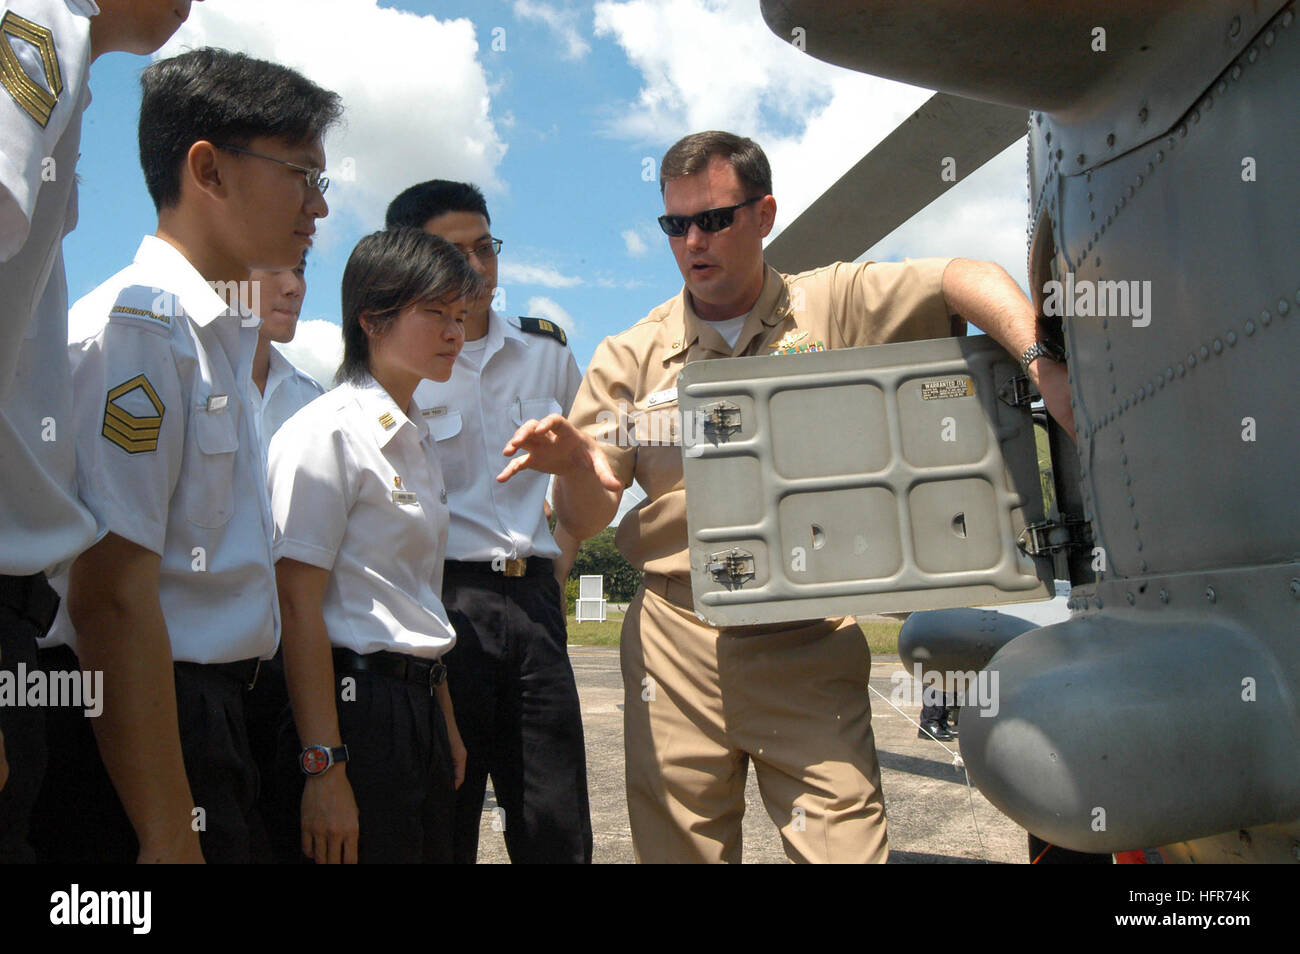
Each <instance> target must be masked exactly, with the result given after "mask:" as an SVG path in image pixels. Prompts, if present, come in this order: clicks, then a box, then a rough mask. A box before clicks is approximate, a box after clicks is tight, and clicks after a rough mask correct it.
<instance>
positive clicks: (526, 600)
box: [442, 559, 591, 864]
mask: <svg viewBox="0 0 1300 954" xmlns="http://www.w3.org/2000/svg"><path fill="white" fill-rule="evenodd" d="M529 564H530V566H529V574H528V575H527V576H523V577H515V578H510V577H506V576H503V575H502V574H500V573H495V572H492V571H491V570H490V568H489V567H488V565H486V564H477V563H458V562H455V561H451V560H448V561H447V564H446V568H445V569H444V571H443V596H442V600H443V605H445V606H446V608H447V614H448V616H449V618H450V619H451V623H452V626H454V627H455V629H456V645H455V647H454V648H453V649H452V650H451V652H450V653H448V654H447V655H446V656H445V657H444V659H445V661H446V663H447V679H448V683H449V686H450V688H451V696H452V702H453V703H454V705H455V709H456V724H457V726H458V727H459V728H460V734H461V737H462V738H463V739H464V741H465V747H466V748H467V749H468V750H469V763H468V766H467V768H466V772H465V783H464V784H463V785H462V786H461V787H460V791H459V792H458V793H457V798H456V842H455V858H456V861H457V862H460V863H464V864H473V863H474V862H475V861H476V860H477V857H478V833H479V822H480V819H481V816H482V812H483V797H484V793H485V790H486V787H487V778H488V776H489V775H490V776H491V777H492V788H493V790H494V791H495V793H496V797H497V802H498V804H499V805H500V807H501V808H502V809H503V810H504V817H503V818H502V819H501V821H502V823H503V824H504V826H505V831H504V834H505V841H506V849H507V851H508V852H509V853H510V860H511V861H512V862H514V863H515V864H544V863H551V864H554V863H561V862H567V863H590V862H591V813H590V809H589V807H588V802H587V757H586V749H585V748H584V744H583V737H582V714H581V710H580V709H579V706H578V689H577V686H576V684H575V683H574V680H573V667H572V665H571V664H570V663H569V654H568V649H567V635H566V632H565V624H564V613H563V604H562V602H561V595H560V591H559V587H558V586H557V585H556V583H555V578H554V577H553V576H552V571H551V568H550V562H549V561H544V560H535V559H534V560H529Z"/></svg>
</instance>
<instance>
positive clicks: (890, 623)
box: [858, 619, 903, 656]
mask: <svg viewBox="0 0 1300 954" xmlns="http://www.w3.org/2000/svg"><path fill="white" fill-rule="evenodd" d="M858 625H859V626H861V627H862V631H863V632H864V633H866V634H867V645H868V646H869V647H870V648H871V654H872V655H873V656H875V655H877V654H879V653H885V654H892V655H898V631H899V630H900V629H902V628H903V624H902V623H900V622H898V621H897V620H892V619H891V620H874V619H870V620H869V619H860V620H858Z"/></svg>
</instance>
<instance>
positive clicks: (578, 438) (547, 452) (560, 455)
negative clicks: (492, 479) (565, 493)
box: [497, 414, 623, 492]
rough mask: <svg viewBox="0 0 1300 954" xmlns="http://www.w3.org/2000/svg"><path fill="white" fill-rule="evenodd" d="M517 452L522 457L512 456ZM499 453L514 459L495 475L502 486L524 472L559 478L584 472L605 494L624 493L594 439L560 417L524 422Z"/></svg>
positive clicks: (552, 415) (558, 415)
mask: <svg viewBox="0 0 1300 954" xmlns="http://www.w3.org/2000/svg"><path fill="white" fill-rule="evenodd" d="M518 451H523V452H524V453H522V454H519V456H517V457H516V456H514V455H515V454H516V453H517V452H518ZM501 453H502V456H505V457H513V459H512V460H511V461H510V463H508V464H506V466H505V469H504V470H502V471H501V473H499V474H497V481H498V482H499V483H505V482H506V481H507V480H509V479H510V478H511V477H513V476H514V475H515V474H517V473H519V472H520V471H521V470H524V469H525V468H528V469H530V470H537V471H541V472H542V473H544V474H556V475H558V476H564V475H567V474H573V473H576V472H579V471H583V470H586V471H590V472H592V473H594V474H595V475H596V478H597V479H598V480H599V481H600V484H601V486H603V487H604V488H605V489H606V490H611V491H615V492H621V491H622V490H623V484H622V482H621V481H620V480H619V479H618V478H617V477H615V476H614V472H613V471H612V470H610V467H609V461H608V460H606V459H605V454H604V452H603V451H601V449H600V447H599V446H598V445H597V444H596V441H595V439H594V438H592V437H591V436H589V435H587V434H584V433H583V432H582V431H580V430H578V429H577V428H576V427H574V426H573V425H572V424H570V423H569V421H568V420H567V419H566V418H565V417H564V415H562V414H551V415H548V416H547V417H544V418H542V419H541V420H540V421H536V420H530V421H525V422H524V423H523V426H521V427H520V428H519V430H517V431H515V433H514V436H513V437H511V438H510V441H509V442H508V443H507V444H506V446H505V448H504V449H503V450H502V451H501Z"/></svg>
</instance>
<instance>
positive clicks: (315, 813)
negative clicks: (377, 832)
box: [302, 763, 360, 865]
mask: <svg viewBox="0 0 1300 954" xmlns="http://www.w3.org/2000/svg"><path fill="white" fill-rule="evenodd" d="M359 835H360V822H359V821H358V817H357V800H356V799H355V798H354V797H353V795H352V786H351V785H350V784H349V783H348V776H347V767H346V765H345V764H344V763H338V764H336V765H333V766H331V767H330V768H329V770H328V771H326V772H325V774H324V775H317V776H315V777H313V778H309V779H307V783H306V784H305V785H304V786H303V790H302V853H303V854H304V855H306V856H307V857H308V858H311V859H312V860H313V861H315V862H316V864H318V865H325V864H329V865H337V864H345V865H354V864H356V863H357V839H358V837H359Z"/></svg>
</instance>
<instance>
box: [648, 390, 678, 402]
mask: <svg viewBox="0 0 1300 954" xmlns="http://www.w3.org/2000/svg"><path fill="white" fill-rule="evenodd" d="M676 400H677V389H676V388H668V389H666V390H663V391H656V392H655V393H654V394H652V395H650V396H649V397H648V398H646V401H645V406H646V407H658V406H659V405H660V404H671V403H672V402H673V401H676Z"/></svg>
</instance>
